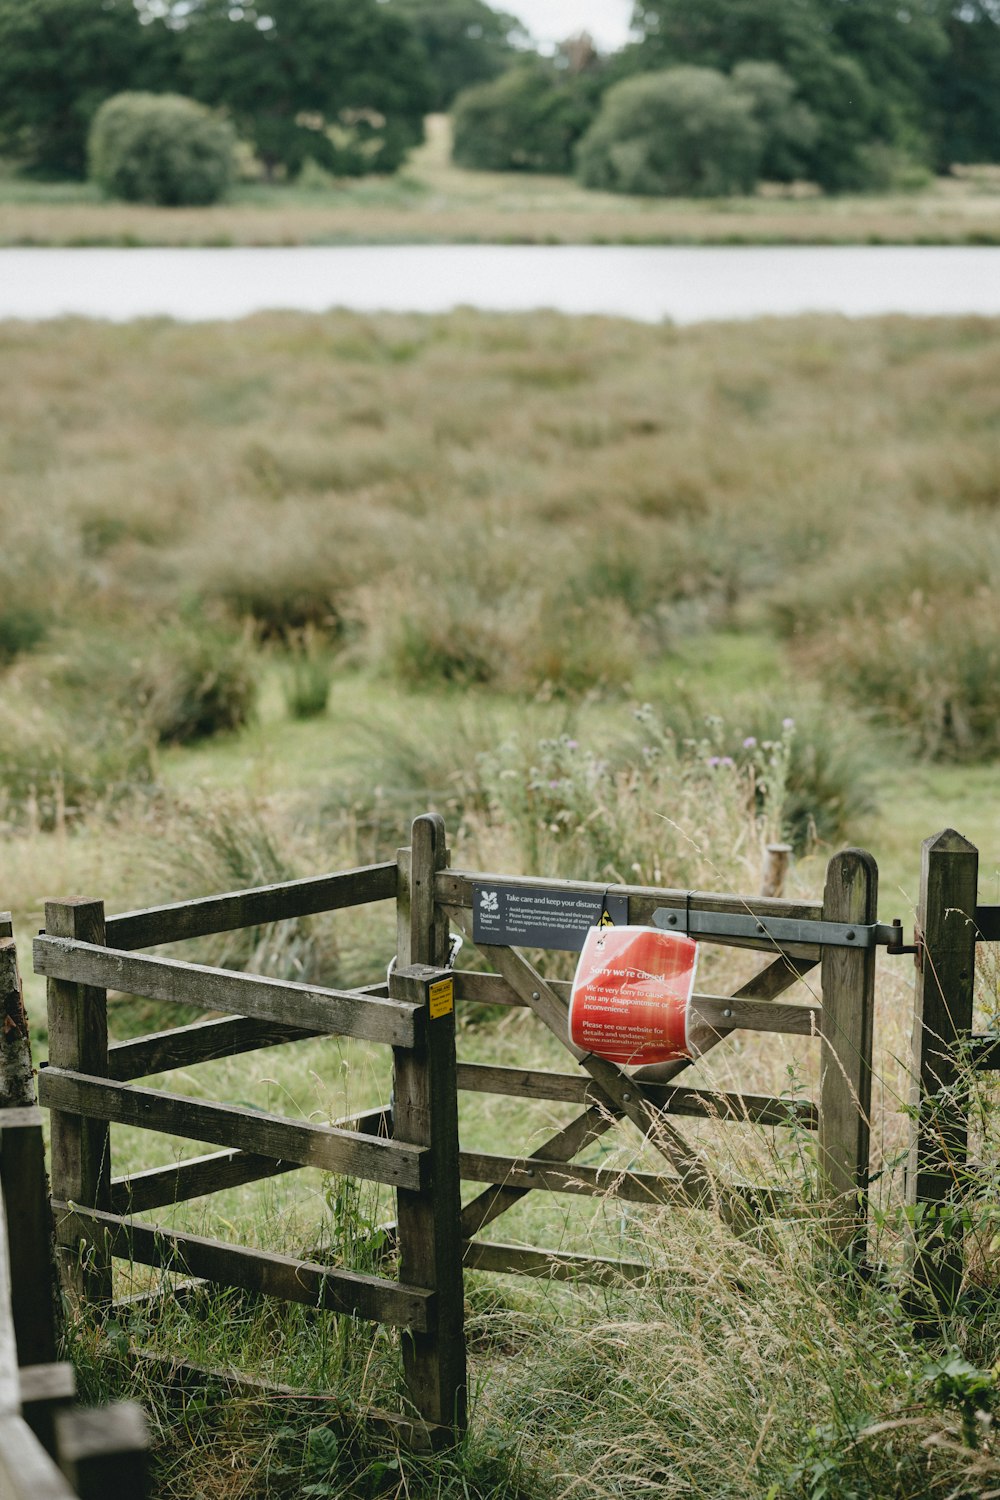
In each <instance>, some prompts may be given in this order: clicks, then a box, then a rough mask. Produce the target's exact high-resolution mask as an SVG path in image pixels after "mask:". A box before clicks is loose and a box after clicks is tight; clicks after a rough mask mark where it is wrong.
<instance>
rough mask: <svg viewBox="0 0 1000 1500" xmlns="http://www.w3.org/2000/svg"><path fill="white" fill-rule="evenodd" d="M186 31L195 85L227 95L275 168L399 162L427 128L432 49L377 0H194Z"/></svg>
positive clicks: (390, 167) (375, 167)
mask: <svg viewBox="0 0 1000 1500" xmlns="http://www.w3.org/2000/svg"><path fill="white" fill-rule="evenodd" d="M180 35H181V40H182V47H183V53H184V64H185V70H186V73H187V77H188V80H189V91H190V92H191V93H192V94H194V95H195V97H196V98H198V99H201V100H202V101H203V102H204V103H206V104H211V105H216V106H223V107H225V108H226V109H227V110H228V111H229V113H230V115H231V117H232V119H233V121H234V123H235V125H236V127H237V129H238V131H239V133H240V134H241V135H242V136H243V137H244V138H245V139H247V140H249V141H250V142H252V144H253V145H254V147H255V148H256V150H257V153H258V155H259V156H260V158H261V160H262V161H263V162H264V163H265V164H266V165H267V166H268V167H269V168H270V169H273V168H275V167H278V166H281V167H284V168H285V169H286V170H287V171H288V172H289V173H290V174H291V173H295V172H297V171H299V170H300V168H301V167H302V166H303V164H304V162H305V161H306V160H307V158H311V159H312V160H313V161H315V162H316V163H317V164H318V165H319V166H321V167H323V168H324V169H325V170H326V171H329V172H334V173H337V174H338V175H360V174H362V173H365V172H392V171H395V169H396V168H397V167H398V166H399V165H400V164H401V163H402V161H403V160H404V159H405V156H406V152H407V151H408V149H409V148H410V147H411V146H412V145H414V144H416V142H418V141H419V140H420V139H421V137H422V132H423V117H424V114H425V113H426V111H427V108H428V106H429V104H430V101H431V86H430V80H429V78H428V75H427V70H426V60H425V56H424V52H423V49H422V48H421V46H420V43H419V41H418V40H417V38H416V36H415V35H414V32H413V30H412V28H411V27H410V26H409V25H408V23H407V21H406V20H405V18H404V17H403V16H402V15H401V14H400V13H399V12H398V11H397V10H396V9H395V8H393V7H391V6H389V5H383V4H379V3H378V0H260V3H259V4H258V5H254V4H246V5H241V4H233V3H232V0H197V3H196V5H195V7H194V8H193V9H192V10H191V11H190V12H189V14H188V15H187V17H186V20H185V23H184V28H183V31H182V32H181V33H180Z"/></svg>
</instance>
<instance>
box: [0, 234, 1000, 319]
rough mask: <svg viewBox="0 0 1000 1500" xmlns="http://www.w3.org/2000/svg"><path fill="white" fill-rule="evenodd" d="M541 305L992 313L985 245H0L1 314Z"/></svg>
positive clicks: (993, 285)
mask: <svg viewBox="0 0 1000 1500" xmlns="http://www.w3.org/2000/svg"><path fill="white" fill-rule="evenodd" d="M460 306H470V307H476V308H482V309H489V310H495V311H500V312H524V311H530V310H532V309H534V308H554V309H556V310H558V311H560V312H565V313H597V314H601V313H603V314H610V315H615V316H620V317H625V318H633V319H637V320H639V321H642V322H659V321H661V320H662V319H664V318H669V319H672V320H673V321H675V322H677V323H695V322H700V321H704V320H706V319H716V318H753V317H758V316H760V315H762V314H773V315H777V316H791V315H794V314H796V313H804V312H827V313H842V314H845V315H847V316H849V317H864V316H870V315H876V314H882V313H908V314H912V315H916V316H932V315H938V314H963V313H973V314H976V313H979V314H989V315H996V314H1000V248H995V247H984V248H982V249H980V248H976V247H968V246H940V247H925V246H779V247H771V246H763V247H757V246H754V247H742V246H741V247H732V248H730V247H721V246H705V247H698V248H688V247H679V246H665V247H633V246H593V245H554V246H523V245H376V246H362V247H329V248H327V247H303V248H296V249H283V248H260V249H253V248H243V247H241V248H235V249H220V250H210V249H135V250H106V249H94V250H90V249H80V250H64V249H58V250H47V249H16V250H0V318H10V317H13V318H31V319H38V318H52V317H59V316H61V315H63V314H78V315H80V316H83V317H91V318H109V319H113V320H115V321H123V320H126V319H130V318H138V317H149V316H168V317H173V318H180V319H185V320H193V321H197V320H203V319H215V318H239V317H243V316H245V315H246V314H248V313H253V312H260V311H263V310H265V309H269V308H291V309H296V310H298V311H303V312H322V311H325V310H327V309H329V308H332V307H345V308H350V309H353V310H354V311H358V312H377V311H393V312H427V313H434V312H446V311H448V310H449V309H451V308H454V307H460Z"/></svg>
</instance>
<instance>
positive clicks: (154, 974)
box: [35, 937, 414, 1071]
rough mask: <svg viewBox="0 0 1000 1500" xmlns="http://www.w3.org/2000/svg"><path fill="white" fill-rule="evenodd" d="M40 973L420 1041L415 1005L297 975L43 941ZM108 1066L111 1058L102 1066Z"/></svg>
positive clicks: (324, 1028)
mask: <svg viewBox="0 0 1000 1500" xmlns="http://www.w3.org/2000/svg"><path fill="white" fill-rule="evenodd" d="M35 973H36V974H46V975H48V976H49V978H50V979H55V980H59V981H64V980H69V981H73V982H74V983H76V984H90V985H102V986H103V987H104V988H105V989H111V990H117V991H120V992H121V993H122V994H126V995H144V996H146V997H147V998H148V999H150V1000H162V1001H167V1002H169V1003H173V1004H178V1005H198V1006H201V1007H202V1008H203V1009H204V1010H222V1011H229V1012H231V1013H233V1014H235V1015H239V1016H253V1017H256V1018H257V1019H258V1020H262V1021H271V1022H276V1023H277V1024H278V1025H280V1026H294V1027H296V1028H300V1029H302V1030H306V1031H313V1032H318V1033H321V1034H322V1035H324V1036H353V1037H358V1038H359V1039H361V1040H362V1041H368V1042H388V1043H389V1044H390V1045H392V1046H394V1047H412V1045H413V1040H414V1031H413V1011H412V1007H408V1006H406V1005H400V1004H397V1003H396V1002H395V1001H392V1000H382V999H379V998H377V997H375V996H373V995H365V994H360V993H358V992H356V991H353V990H332V989H326V988H323V987H321V986H319V985H308V984H298V983H296V982H295V981H294V980H290V979H263V978H261V977H259V976H257V975H253V974H241V973H238V972H236V971H235V970H231V969H215V968H211V967H209V966H208V965H206V964H189V963H183V962H182V961H181V960H179V959H172V958H149V957H148V956H146V955H145V954H138V953H121V952H118V951H117V950H116V949H107V948H100V947H97V946H95V945H93V944H90V943H87V942H66V941H60V939H59V938H58V937H40V938H37V939H36V940H35ZM105 1052H106V1049H105ZM106 1069H107V1057H106V1055H105V1058H104V1066H103V1069H102V1071H106Z"/></svg>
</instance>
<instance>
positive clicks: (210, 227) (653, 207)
mask: <svg viewBox="0 0 1000 1500" xmlns="http://www.w3.org/2000/svg"><path fill="white" fill-rule="evenodd" d="M428 124H429V129H428V138H427V142H426V144H425V145H424V146H423V147H421V148H420V149H419V150H418V151H417V152H415V153H414V155H413V157H412V158H411V160H410V162H409V163H408V165H407V166H406V168H405V169H404V170H403V171H402V172H401V173H399V174H398V175H397V176H396V177H393V178H388V179H381V178H368V179H362V180H353V181H346V182H341V183H336V184H331V185H329V186H325V187H324V186H322V185H321V186H319V187H317V188H315V189H313V190H309V189H307V188H303V187H299V186H296V185H294V184H293V185H281V184H279V185H271V186H269V185H266V184H257V183H246V184H243V185H241V186H239V187H237V188H236V189H234V191H233V193H232V195H231V197H230V199H229V200H228V201H227V202H226V203H224V204H220V205H218V206H217V207H214V208H197V209H185V208H170V209H159V208H147V207H143V206H139V205H130V204H124V203H106V202H102V201H101V199H100V195H99V194H98V193H97V191H96V189H94V188H92V187H90V186H89V185H86V184H41V183H32V182H28V181H24V180H21V179H17V178H11V177H0V246H3V245H353V244H402V243H405V244H414V243H430V244H440V243H447V242H456V243H477V244H540V245H547V244H554V245H562V244H638V245H660V244H694V245H700V244H724V245H730V244H731V245H744V244H747V245H749V244H821V245H826V244H831V245H843V244H852V245H853V244H872V245H942V244H943V245H952V244H954V245H994V244H997V243H1000V181H998V169H997V167H995V166H984V167H981V168H971V167H970V168H965V169H963V170H962V172H961V175H959V176H955V177H950V178H940V179H937V180H935V181H933V182H931V183H929V184H928V185H927V187H925V188H922V189H919V190H917V191H913V192H905V193H894V194H869V195H864V196H846V197H839V198H822V197H819V196H817V195H815V194H809V193H805V194H803V193H802V192H801V191H789V192H787V193H785V192H782V191H781V190H779V189H777V188H776V189H774V190H767V191H762V192H761V193H758V194H757V195H756V196H754V197H748V198H726V199H721V200H704V199H670V200H665V199H646V198H627V197H622V196H619V195H613V194H607V193H597V192H591V191H589V190H586V189H584V188H581V187H578V186H577V184H576V183H574V182H573V181H572V180H571V179H569V178H565V177H545V176H535V175H532V174H529V173H520V174H518V173H493V172H470V171H466V170H463V169H461V168H458V167H455V166H453V165H452V164H451V162H450V159H449V133H448V132H449V122H448V120H447V118H446V117H445V116H432V117H431V118H430V120H429V122H428Z"/></svg>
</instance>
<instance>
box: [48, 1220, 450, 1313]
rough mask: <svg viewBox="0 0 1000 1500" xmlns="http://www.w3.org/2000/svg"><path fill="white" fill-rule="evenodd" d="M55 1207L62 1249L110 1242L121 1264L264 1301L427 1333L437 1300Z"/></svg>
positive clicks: (289, 1259)
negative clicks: (235, 1290) (99, 1237)
mask: <svg viewBox="0 0 1000 1500" xmlns="http://www.w3.org/2000/svg"><path fill="white" fill-rule="evenodd" d="M52 1207H53V1212H54V1213H55V1218H56V1238H57V1240H58V1241H59V1243H60V1244H66V1245H75V1244H78V1243H79V1241H80V1239H81V1238H83V1237H85V1238H87V1239H90V1240H93V1239H94V1238H95V1237H96V1236H97V1235H102V1236H106V1237H107V1241H108V1244H109V1248H110V1251H111V1254H112V1255H114V1256H116V1257H117V1258H118V1259H120V1260H132V1261H138V1262H139V1264H140V1265H144V1266H158V1267H159V1268H160V1269H161V1270H164V1271H178V1272H180V1273H181V1274H187V1275H191V1276H198V1277H201V1278H202V1279H204V1280H205V1281H211V1282H215V1283H216V1284H218V1285H221V1286H235V1287H243V1288H245V1289H246V1290H247V1291H251V1292H259V1293H260V1294H261V1296H265V1297H280V1298H281V1299H282V1300H283V1301H285V1302H301V1303H304V1304H305V1305H306V1306H307V1307H316V1308H321V1309H323V1310H324V1311H326V1312H339V1313H349V1314H351V1315H352V1316H353V1317H357V1318H368V1319H371V1320H372V1321H374V1322H377V1323H389V1324H391V1325H392V1326H393V1327H396V1328H413V1329H416V1330H417V1331H418V1332H421V1333H424V1332H426V1331H427V1329H428V1327H429V1324H430V1310H431V1307H432V1304H433V1301H434V1293H433V1292H430V1291H426V1290H424V1289H423V1288H422V1287H411V1286H402V1285H400V1284H399V1283H398V1282H395V1281H388V1280H386V1279H385V1278H384V1277H381V1276H365V1275H362V1274H361V1273H360V1272H358V1271H345V1270H343V1269H342V1268H341V1267H339V1266H321V1265H318V1264H316V1263H315V1262H313V1261H308V1260H297V1259H295V1258H294V1257H293V1256H290V1255H275V1254H273V1253H272V1252H271V1251H267V1250H246V1249H243V1248H242V1247H241V1246H238V1245H229V1244H226V1243H224V1242H223V1241H221V1240H209V1239H204V1238H202V1237H201V1236H200V1235H193V1234H182V1233H180V1232H179V1231H178V1230H174V1229H167V1228H166V1227H165V1226H164V1225H161V1224H146V1223H143V1222H141V1221H140V1220H137V1219H125V1218H122V1217H121V1216H119V1215H118V1214H107V1213H102V1212H101V1211H100V1210H99V1209H96V1208H80V1207H78V1206H76V1205H72V1204H68V1203H61V1202H58V1201H56V1202H54V1203H53V1205H52Z"/></svg>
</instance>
